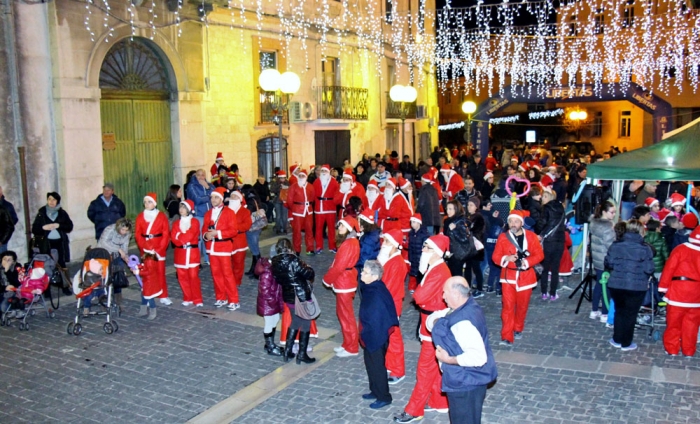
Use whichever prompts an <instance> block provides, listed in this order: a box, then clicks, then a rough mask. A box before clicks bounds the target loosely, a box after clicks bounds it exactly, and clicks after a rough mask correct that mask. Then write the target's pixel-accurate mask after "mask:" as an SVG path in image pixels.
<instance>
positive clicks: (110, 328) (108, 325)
mask: <svg viewBox="0 0 700 424" xmlns="http://www.w3.org/2000/svg"><path fill="white" fill-rule="evenodd" d="M102 329H103V330H104V331H105V333H107V334H112V333H114V326H113V325H112V323H111V322H105V325H103V326H102Z"/></svg>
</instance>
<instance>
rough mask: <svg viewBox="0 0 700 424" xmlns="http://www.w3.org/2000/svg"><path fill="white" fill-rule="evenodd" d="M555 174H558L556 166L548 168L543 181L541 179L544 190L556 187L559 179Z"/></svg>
mask: <svg viewBox="0 0 700 424" xmlns="http://www.w3.org/2000/svg"><path fill="white" fill-rule="evenodd" d="M555 172H557V167H556V166H550V167H549V168H547V173H546V174H544V176H542V179H540V186H542V188H543V189H544V188H547V187H552V186H553V185H554V181H556V179H557V176H556V174H555Z"/></svg>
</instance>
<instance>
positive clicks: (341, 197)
mask: <svg viewBox="0 0 700 424" xmlns="http://www.w3.org/2000/svg"><path fill="white" fill-rule="evenodd" d="M352 196H357V197H359V198H360V199H362V206H363V207H365V208H367V206H368V205H367V192H366V191H365V188H364V187H362V184H360V183H352V186H350V191H348V192H347V193H341V192H340V188H338V193H337V194H336V195H335V204H336V205H338V206H340V207H342V208H344V207H345V206H347V205H348V202H349V201H350V198H351V197H352Z"/></svg>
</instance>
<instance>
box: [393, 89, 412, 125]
mask: <svg viewBox="0 0 700 424" xmlns="http://www.w3.org/2000/svg"><path fill="white" fill-rule="evenodd" d="M406 107H407V111H406V118H405V119H416V102H413V103H409V104H407V105H406ZM386 119H401V103H397V102H394V101H393V100H391V97H389V93H386Z"/></svg>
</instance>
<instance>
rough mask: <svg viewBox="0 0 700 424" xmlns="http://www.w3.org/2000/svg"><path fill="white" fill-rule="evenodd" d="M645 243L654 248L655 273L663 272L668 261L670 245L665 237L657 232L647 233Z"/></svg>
mask: <svg viewBox="0 0 700 424" xmlns="http://www.w3.org/2000/svg"><path fill="white" fill-rule="evenodd" d="M644 241H645V242H647V243H649V244H650V245H651V247H653V248H654V252H655V253H654V272H661V271H663V270H664V265H666V260H667V259H668V245H667V244H666V241H665V240H664V237H663V236H662V235H661V233H657V232H653V233H647V235H646V236H644Z"/></svg>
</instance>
